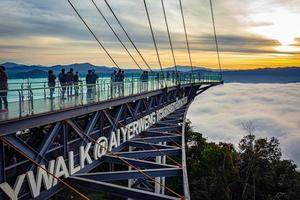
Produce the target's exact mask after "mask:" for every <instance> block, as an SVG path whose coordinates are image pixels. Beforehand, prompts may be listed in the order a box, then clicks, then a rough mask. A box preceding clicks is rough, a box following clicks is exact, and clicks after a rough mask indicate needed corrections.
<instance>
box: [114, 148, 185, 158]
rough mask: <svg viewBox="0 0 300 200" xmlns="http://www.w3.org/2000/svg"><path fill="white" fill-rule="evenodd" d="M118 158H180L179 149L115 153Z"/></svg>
mask: <svg viewBox="0 0 300 200" xmlns="http://www.w3.org/2000/svg"><path fill="white" fill-rule="evenodd" d="M115 154H116V155H118V156H121V157H126V158H154V157H156V156H161V155H162V154H163V155H168V156H180V154H181V149H179V148H178V149H160V150H143V151H130V152H118V153H115Z"/></svg>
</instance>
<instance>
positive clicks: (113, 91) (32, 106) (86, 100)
mask: <svg viewBox="0 0 300 200" xmlns="http://www.w3.org/2000/svg"><path fill="white" fill-rule="evenodd" d="M220 81H221V77H220V75H219V74H217V73H206V74H205V73H181V74H179V76H178V77H174V76H167V75H166V74H165V80H163V79H162V76H160V77H155V76H150V77H149V78H148V79H147V80H141V79H140V78H134V77H130V78H128V77H127V78H125V80H124V81H123V82H111V81H110V80H109V79H99V80H98V81H97V83H96V84H86V83H85V82H84V81H80V82H79V83H78V84H68V85H63V86H60V85H59V84H56V86H54V87H48V83H46V82H42V87H41V85H40V87H32V84H30V83H29V84H28V85H26V87H24V86H23V85H21V88H20V89H8V90H6V91H0V100H1V99H2V107H3V106H4V104H3V103H4V102H3V100H4V99H3V97H4V98H7V101H8V112H1V113H0V121H3V120H8V119H14V118H20V117H25V116H29V115H34V114H38V113H44V112H50V111H54V110H60V109H65V108H71V107H76V106H82V105H86V104H90V103H95V102H101V101H105V100H110V99H113V98H119V97H125V96H131V95H135V94H139V93H143V92H147V91H154V90H159V89H163V88H166V87H172V86H176V85H179V84H181V85H184V84H190V83H208V82H209V83H211V82H220ZM6 94H7V96H6ZM1 95H2V97H1Z"/></svg>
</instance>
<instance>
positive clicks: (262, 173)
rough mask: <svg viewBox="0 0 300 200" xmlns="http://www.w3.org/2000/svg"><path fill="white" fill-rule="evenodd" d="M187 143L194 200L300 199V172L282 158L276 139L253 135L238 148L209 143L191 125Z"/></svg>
mask: <svg viewBox="0 0 300 200" xmlns="http://www.w3.org/2000/svg"><path fill="white" fill-rule="evenodd" d="M186 143H187V167H188V175H189V184H190V191H191V199H193V200H198V199H199V200H200V199H201V200H242V199H243V200H248V199H249V200H250V199H251V200H253V199H256V200H296V199H300V173H299V171H297V166H296V165H295V164H294V163H293V162H292V161H289V160H282V159H281V149H280V148H279V141H278V140H277V139H276V138H271V139H270V140H268V139H267V138H259V139H256V138H255V136H254V135H253V134H250V135H247V136H245V137H244V138H242V139H241V141H240V143H239V145H238V149H235V148H234V147H233V145H232V144H227V143H219V144H216V143H209V142H207V140H206V139H205V138H204V137H203V135H202V134H201V133H198V132H194V131H193V130H192V128H191V126H190V122H188V123H187V127H186ZM254 195H255V196H254Z"/></svg>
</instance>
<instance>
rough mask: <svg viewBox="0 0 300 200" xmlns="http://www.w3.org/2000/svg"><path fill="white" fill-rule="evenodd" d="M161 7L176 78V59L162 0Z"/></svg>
mask: <svg viewBox="0 0 300 200" xmlns="http://www.w3.org/2000/svg"><path fill="white" fill-rule="evenodd" d="M161 5H162V9H163V13H164V18H165V23H166V28H167V33H168V38H169V43H170V48H171V52H172V57H173V63H174V67H175V70H176V76H177V77H178V70H177V63H176V59H175V54H174V49H173V44H172V39H171V34H170V30H169V25H168V19H167V14H166V10H165V5H164V0H161Z"/></svg>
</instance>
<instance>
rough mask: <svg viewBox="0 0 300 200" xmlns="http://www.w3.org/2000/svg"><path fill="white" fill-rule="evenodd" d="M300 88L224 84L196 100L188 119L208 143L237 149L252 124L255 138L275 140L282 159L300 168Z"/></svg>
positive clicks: (290, 85)
mask: <svg viewBox="0 0 300 200" xmlns="http://www.w3.org/2000/svg"><path fill="white" fill-rule="evenodd" d="M299 90H300V84H299V83H297V84H238V83H233V84H225V85H224V86H218V87H215V88H212V89H210V90H208V91H206V92H205V93H203V94H202V95H200V96H198V97H197V98H196V99H195V101H194V102H193V104H192V105H191V107H190V109H189V112H188V118H190V119H191V121H192V125H193V127H194V130H197V131H198V132H201V133H203V134H204V135H205V136H207V137H208V139H209V140H211V141H215V142H220V141H227V142H232V143H233V144H235V145H237V144H238V142H239V140H240V139H241V138H242V137H243V136H244V135H246V134H247V133H246V132H245V131H244V130H243V128H242V125H241V124H242V123H244V122H248V121H252V122H253V124H254V127H255V134H256V136H257V137H263V138H264V137H269V138H270V137H277V138H278V139H279V141H280V143H281V148H282V151H283V158H285V159H292V160H294V161H295V163H297V165H298V166H300V156H299V150H300V147H299V142H300V132H299V130H300V108H299V104H300V94H299Z"/></svg>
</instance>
